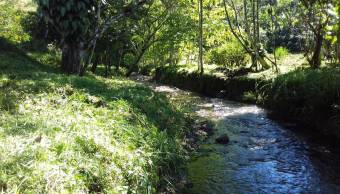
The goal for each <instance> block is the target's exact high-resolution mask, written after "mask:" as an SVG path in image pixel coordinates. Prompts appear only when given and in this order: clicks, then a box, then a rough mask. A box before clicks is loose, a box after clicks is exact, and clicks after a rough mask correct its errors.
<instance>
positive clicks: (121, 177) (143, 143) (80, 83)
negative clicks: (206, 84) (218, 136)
mask: <svg viewBox="0 0 340 194" xmlns="http://www.w3.org/2000/svg"><path fill="white" fill-rule="evenodd" d="M2 46H4V45H2ZM6 50H8V49H6ZM0 51H1V52H0V193H1V191H2V192H5V193H87V192H103V193H155V192H156V190H157V188H158V187H159V184H162V182H165V181H164V179H163V178H164V177H165V176H167V175H169V174H171V173H174V172H175V171H176V169H177V168H178V167H179V166H180V164H181V163H182V162H183V155H184V154H185V150H184V149H183V147H182V145H181V141H182V138H183V134H184V133H185V131H186V130H187V127H186V124H187V123H186V121H187V120H186V119H185V116H184V114H183V112H182V111H181V110H180V108H178V106H175V105H174V104H172V103H170V102H169V101H168V99H167V98H166V97H165V96H164V95H162V94H159V93H155V92H153V91H151V90H150V89H149V88H146V87H144V86H142V85H139V84H137V83H135V82H133V81H130V80H126V79H124V78H121V77H116V78H112V79H105V78H102V77H98V76H95V75H92V74H89V75H86V76H85V77H77V76H68V75H64V74H61V73H59V71H58V70H57V69H56V68H55V67H54V66H55V65H54V66H53V65H44V64H41V63H39V62H37V59H39V60H38V61H41V60H40V59H41V58H43V56H45V55H44V54H39V53H38V54H37V53H35V54H34V53H33V54H31V55H30V56H33V57H35V58H30V57H28V56H26V55H24V54H22V53H21V54H18V53H19V51H17V50H16V49H15V48H14V47H13V48H12V49H10V51H6V52H4V51H3V50H1V48H0ZM37 57H38V58H37ZM39 57H40V58H39ZM42 61H43V60H42Z"/></svg>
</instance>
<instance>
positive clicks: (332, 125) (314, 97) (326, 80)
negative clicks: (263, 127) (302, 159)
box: [263, 66, 340, 138]
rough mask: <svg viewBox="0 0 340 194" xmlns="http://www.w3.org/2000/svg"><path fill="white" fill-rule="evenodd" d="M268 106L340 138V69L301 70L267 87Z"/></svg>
mask: <svg viewBox="0 0 340 194" xmlns="http://www.w3.org/2000/svg"><path fill="white" fill-rule="evenodd" d="M263 93H264V94H265V95H264V102H263V103H264V104H265V105H266V106H267V107H269V108H270V109H272V110H275V111H277V112H278V113H280V114H282V115H286V116H289V117H290V118H292V119H293V120H297V121H298V122H300V123H303V124H305V125H307V126H310V127H313V128H317V129H319V130H324V131H325V133H327V134H331V135H336V136H337V137H339V138H340V130H339V129H340V108H339V107H340V67H339V66H334V67H323V68H321V69H317V70H315V69H310V68H304V69H297V70H295V71H292V72H289V73H286V74H282V75H279V76H278V77H277V78H276V79H274V80H273V81H272V82H270V83H268V84H267V85H265V86H264V87H263Z"/></svg>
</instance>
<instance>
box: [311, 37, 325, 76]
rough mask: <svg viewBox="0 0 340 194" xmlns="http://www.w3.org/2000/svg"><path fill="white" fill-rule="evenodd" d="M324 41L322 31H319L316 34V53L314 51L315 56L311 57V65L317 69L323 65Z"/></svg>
mask: <svg viewBox="0 0 340 194" xmlns="http://www.w3.org/2000/svg"><path fill="white" fill-rule="evenodd" d="M322 43H323V35H322V34H321V33H318V34H317V35H316V41H315V48H314V53H313V57H312V59H311V67H312V68H315V69H317V68H319V67H320V66H321V49H322Z"/></svg>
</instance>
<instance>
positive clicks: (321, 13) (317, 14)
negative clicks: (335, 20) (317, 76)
mask: <svg viewBox="0 0 340 194" xmlns="http://www.w3.org/2000/svg"><path fill="white" fill-rule="evenodd" d="M301 2H302V5H303V6H304V7H305V10H304V13H302V16H303V17H302V18H303V22H304V23H305V24H306V26H307V27H308V28H309V30H310V32H311V33H312V35H313V42H312V44H311V46H310V47H309V48H307V52H306V56H307V60H308V62H309V64H310V66H311V67H312V68H319V67H320V66H321V50H322V46H323V43H324V40H325V35H326V27H327V26H328V25H330V22H331V21H332V14H331V13H332V10H334V7H333V4H332V3H333V1H332V0H312V1H310V0H301Z"/></svg>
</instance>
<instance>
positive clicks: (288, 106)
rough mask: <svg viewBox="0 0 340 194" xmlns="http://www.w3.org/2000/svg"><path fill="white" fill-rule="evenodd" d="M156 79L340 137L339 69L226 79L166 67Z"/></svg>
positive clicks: (308, 70) (305, 70)
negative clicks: (232, 101) (260, 109)
mask: <svg viewBox="0 0 340 194" xmlns="http://www.w3.org/2000/svg"><path fill="white" fill-rule="evenodd" d="M154 79H155V80H157V81H158V82H160V83H164V84H170V85H173V86H176V87H179V88H181V89H188V90H191V91H194V92H198V93H200V94H203V95H206V96H209V97H218V98H222V99H229V100H235V101H239V102H245V103H252V104H257V105H259V106H262V107H265V108H267V109H269V110H270V111H271V113H272V115H273V118H280V119H283V120H285V121H289V122H294V123H296V124H298V125H299V126H301V127H300V128H303V129H308V130H312V131H313V132H319V133H320V134H322V135H324V136H328V137H330V138H331V139H333V140H334V141H337V142H339V139H340V108H339V107H340V70H339V68H334V69H326V68H325V69H320V70H310V69H298V70H296V71H292V72H289V73H286V74H282V75H279V76H277V77H275V78H274V79H263V78H248V77H245V76H241V77H235V78H232V79H225V78H220V77H217V76H213V75H206V74H204V75H203V76H199V75H198V74H197V73H187V72H185V71H181V72H179V71H177V70H176V69H175V68H169V67H163V68H159V69H157V70H156V72H155V76H154ZM333 137H336V138H333Z"/></svg>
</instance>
